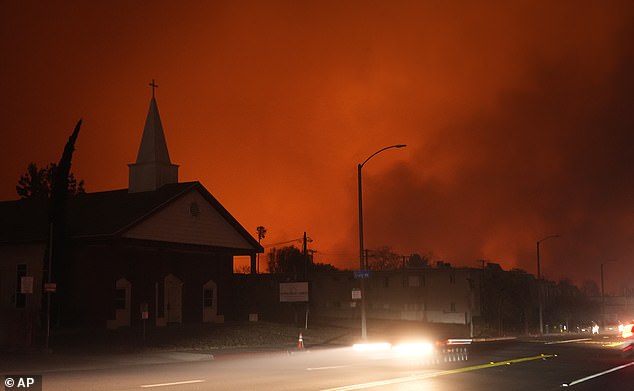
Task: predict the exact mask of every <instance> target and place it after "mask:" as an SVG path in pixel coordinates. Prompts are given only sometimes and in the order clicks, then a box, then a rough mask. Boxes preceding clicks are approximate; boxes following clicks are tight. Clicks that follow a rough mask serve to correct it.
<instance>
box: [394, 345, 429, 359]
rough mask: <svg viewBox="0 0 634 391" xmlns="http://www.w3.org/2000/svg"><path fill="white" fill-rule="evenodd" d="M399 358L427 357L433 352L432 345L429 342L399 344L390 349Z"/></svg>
mask: <svg viewBox="0 0 634 391" xmlns="http://www.w3.org/2000/svg"><path fill="white" fill-rule="evenodd" d="M392 350H393V351H394V352H395V353H397V354H399V355H401V356H429V355H431V354H432V353H433V352H434V345H433V344H431V343H429V342H406V343H400V344H398V345H396V346H394V348H393V349H392Z"/></svg>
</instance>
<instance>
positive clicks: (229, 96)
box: [0, 0, 634, 292]
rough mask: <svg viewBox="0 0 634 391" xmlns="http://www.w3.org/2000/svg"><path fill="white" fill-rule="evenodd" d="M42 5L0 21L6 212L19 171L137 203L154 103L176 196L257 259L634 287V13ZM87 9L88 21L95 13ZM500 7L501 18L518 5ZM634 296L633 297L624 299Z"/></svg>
mask: <svg viewBox="0 0 634 391" xmlns="http://www.w3.org/2000/svg"><path fill="white" fill-rule="evenodd" d="M40 3H42V2H35V1H11V2H5V3H4V4H3V7H2V12H1V13H0V50H1V59H0V91H2V94H0V114H1V118H2V128H1V129H2V154H1V155H0V163H1V164H2V167H3V169H2V171H1V172H0V199H5V200H6V199H15V198H17V196H16V193H15V184H16V182H17V180H18V178H19V176H20V174H22V173H23V172H24V171H25V169H26V166H27V164H28V163H29V162H31V161H34V162H36V163H38V164H40V165H45V164H46V163H48V162H50V161H57V160H58V159H59V156H60V154H61V151H62V148H63V146H64V143H65V142H66V140H67V138H68V136H69V135H70V132H71V131H72V127H73V125H74V124H75V122H76V121H77V119H79V118H80V117H81V118H83V119H84V125H83V127H82V130H81V134H80V136H79V140H78V142H77V151H76V153H75V155H74V161H73V171H74V172H75V174H76V176H77V177H79V178H82V179H84V180H85V182H86V188H87V190H88V191H102V190H109V189H118V188H125V187H127V173H128V170H127V166H126V165H127V164H128V163H132V162H133V161H134V159H135V157H136V152H137V149H138V145H139V141H140V138H141V132H142V129H143V122H144V120H145V115H146V113H147V109H148V105H149V99H150V95H151V90H150V88H149V87H148V83H149V81H150V80H151V79H152V78H154V79H156V80H157V83H158V84H159V88H158V90H157V101H158V105H159V109H160V113H161V117H162V120H163V126H164V129H165V133H166V137H167V141H168V145H169V150H170V155H171V158H172V161H173V162H174V163H176V164H179V165H180V167H181V168H180V180H181V181H190V180H199V181H201V182H202V183H203V184H204V185H205V186H206V187H207V188H208V189H209V190H210V191H211V192H212V194H214V195H215V196H216V198H218V199H219V201H220V202H222V203H223V204H224V205H225V206H226V207H227V209H228V210H229V211H230V212H231V213H232V214H233V215H234V216H235V217H236V218H237V219H238V220H239V221H240V222H241V223H242V224H243V225H244V226H245V228H247V229H248V230H249V231H251V232H252V233H253V234H254V235H255V228H256V227H257V226H258V225H264V226H265V227H266V228H267V229H268V232H269V235H268V236H267V237H266V239H265V240H264V242H263V244H264V245H267V243H269V244H270V243H276V242H282V241H287V240H291V239H295V238H300V237H301V236H302V234H303V232H304V231H307V232H308V235H309V236H310V237H311V238H312V239H313V242H312V244H311V247H312V248H313V249H315V250H317V254H316V257H317V261H318V262H327V263H333V264H336V265H338V266H341V267H351V268H352V267H355V265H358V258H357V251H358V250H357V248H358V242H357V240H358V237H357V235H358V234H357V209H356V208H357V203H356V197H357V193H356V192H357V188H356V165H357V164H358V163H360V162H362V161H363V160H364V159H365V158H367V157H368V156H369V155H370V154H372V153H373V152H375V151H376V150H378V149H380V148H382V147H384V146H387V145H392V144H397V143H406V144H408V147H407V148H405V149H399V150H390V151H386V152H385V153H383V154H381V155H380V156H377V157H376V158H374V159H372V161H371V162H370V163H368V164H367V165H366V166H365V167H364V216H365V222H366V230H365V234H366V237H365V239H366V246H367V247H368V248H377V247H380V246H385V245H387V246H391V247H392V248H393V249H394V251H396V252H398V253H401V254H410V253H412V252H418V253H421V254H431V255H432V258H433V259H434V260H445V261H449V262H451V263H453V264H455V265H465V266H477V265H478V263H476V260H477V259H481V258H484V259H489V260H493V261H497V262H500V263H501V264H502V265H503V266H504V267H505V268H512V267H520V268H523V269H525V270H528V271H530V272H532V273H534V272H535V242H536V240H538V239H540V238H542V237H544V236H547V235H550V234H560V235H561V236H562V237H561V238H559V239H553V240H552V241H548V242H547V243H543V245H542V261H543V262H542V270H543V271H544V274H545V275H546V276H547V277H549V278H552V279H558V278H562V277H570V278H572V279H573V281H575V282H577V283H580V282H581V281H583V280H584V279H588V278H592V279H594V280H595V281H597V282H598V276H599V270H600V267H599V264H600V263H601V262H608V260H615V261H614V262H610V263H608V264H607V265H606V280H605V281H606V289H607V291H608V292H610V291H617V290H618V289H621V288H623V287H624V286H625V284H626V283H628V281H632V280H633V279H634V273H633V271H632V266H633V265H634V259H633V257H634V180H633V179H634V165H633V163H634V162H633V160H634V154H632V152H631V148H632V146H634V132H633V131H634V114H633V113H634V78H633V72H632V69H634V45H632V37H633V36H634V3H632V2H627V1H613V2H610V1H607V2H596V1H588V2H583V1H563V2H556V5H554V6H553V5H552V4H551V3H552V2H548V1H543V2H538V4H537V5H536V4H535V2H534V1H525V2H522V1H514V2H508V1H500V2H493V1H492V2H487V3H486V4H488V5H487V6H482V5H481V4H482V3H477V2H467V1H465V2H445V1H411V2H408V1H403V2H400V1H345V2H342V1H254V2H248V1H241V2H233V1H227V2H220V1H188V2H173V1H156V0H155V1H147V2H143V1H135V2H129V1H123V0H115V1H108V2H99V3H97V2H85V1H67V2H64V4H63V5H52V4H44V5H43V4H40ZM93 3H94V4H93ZM509 3H511V4H509ZM629 286H630V287H632V288H634V284H633V283H631V282H629Z"/></svg>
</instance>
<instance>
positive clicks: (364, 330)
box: [357, 144, 406, 339]
mask: <svg viewBox="0 0 634 391" xmlns="http://www.w3.org/2000/svg"><path fill="white" fill-rule="evenodd" d="M405 146H406V145H405V144H396V145H390V146H389V147H385V148H381V149H379V150H378V151H376V152H374V153H373V154H372V155H370V157H368V158H367V159H365V160H364V161H363V163H361V164H359V165H357V183H358V189H359V192H358V193H359V270H360V271H363V270H365V269H366V267H365V265H364V263H365V262H364V254H363V253H364V244H363V192H362V187H361V169H362V168H363V166H364V165H365V164H366V163H367V162H368V161H369V160H370V159H372V158H373V157H374V156H376V155H378V154H379V153H381V152H383V151H385V150H387V149H391V148H403V147H405ZM361 274H362V275H361V276H360V277H361V338H362V339H366V338H367V337H368V330H367V326H366V319H365V276H364V275H363V274H364V273H363V272H361Z"/></svg>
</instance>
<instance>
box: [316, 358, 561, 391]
mask: <svg viewBox="0 0 634 391" xmlns="http://www.w3.org/2000/svg"><path fill="white" fill-rule="evenodd" d="M552 357H557V355H556V354H540V355H539V356H532V357H523V358H516V359H513V360H507V361H499V362H490V363H488V364H481V365H474V366H471V367H464V368H456V369H449V370H446V371H439V372H433V373H426V374H421V375H411V376H405V377H397V378H394V379H386V380H378V381H373V382H368V383H359V384H350V385H347V386H341V387H334V388H326V389H322V390H321V391H350V390H361V389H364V388H374V387H380V386H387V385H392V384H399V383H407V382H412V381H417V380H424V379H431V378H434V377H440V376H446V375H453V374H457V373H464V372H470V371H477V370H481V369H488V368H494V367H499V366H502V365H511V364H516V363H522V362H527V361H534V360H545V359H547V358H552Z"/></svg>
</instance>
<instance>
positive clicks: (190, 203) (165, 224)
mask: <svg viewBox="0 0 634 391" xmlns="http://www.w3.org/2000/svg"><path fill="white" fill-rule="evenodd" d="M123 236H124V237H127V238H134V239H147V240H161V241H167V242H175V243H188V244H199V245H206V246H217V247H228V248H240V249H252V246H251V245H250V244H249V243H248V242H247V241H246V240H245V239H244V237H242V235H241V234H240V233H239V232H238V231H236V229H235V228H234V227H233V226H232V225H231V224H229V223H228V222H227V221H226V220H225V218H224V217H223V216H221V215H220V214H219V213H218V212H217V211H216V210H215V209H214V208H213V207H212V206H211V205H210V204H209V202H207V200H206V199H205V198H204V197H203V196H202V195H201V194H200V193H199V192H198V191H190V192H189V193H187V194H184V195H183V196H181V197H180V198H179V199H177V200H175V201H173V202H172V203H171V204H170V205H167V206H166V207H165V208H164V209H162V210H161V211H160V212H158V213H156V214H155V215H153V216H151V217H149V218H148V219H147V220H145V221H143V222H142V223H141V224H139V225H137V226H134V227H132V228H131V229H129V230H128V231H127V232H125V233H124V235H123Z"/></svg>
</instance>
